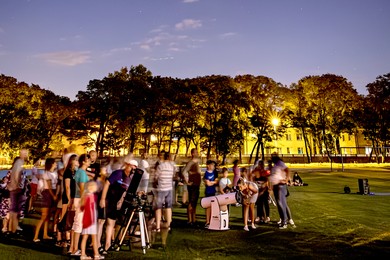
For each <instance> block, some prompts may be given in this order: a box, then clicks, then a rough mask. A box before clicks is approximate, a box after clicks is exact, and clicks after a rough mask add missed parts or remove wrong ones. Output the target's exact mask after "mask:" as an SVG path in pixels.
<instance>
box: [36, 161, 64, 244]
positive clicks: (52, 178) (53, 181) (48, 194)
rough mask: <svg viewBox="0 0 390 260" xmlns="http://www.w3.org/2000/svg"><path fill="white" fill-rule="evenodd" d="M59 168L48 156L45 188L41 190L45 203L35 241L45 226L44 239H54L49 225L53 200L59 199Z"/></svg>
mask: <svg viewBox="0 0 390 260" xmlns="http://www.w3.org/2000/svg"><path fill="white" fill-rule="evenodd" d="M56 168H57V163H56V162H55V160H54V159H53V158H47V159H46V162H45V173H44V174H43V175H42V179H43V180H44V186H43V187H44V189H43V191H42V192H41V195H42V197H43V205H42V215H41V219H40V220H39V221H38V223H37V226H36V229H35V235H34V239H33V241H34V242H39V241H40V239H39V238H38V236H39V231H40V229H41V227H42V224H43V225H44V226H43V239H53V238H52V237H50V236H49V235H48V226H49V219H50V209H51V208H52V206H53V202H54V201H55V200H56V199H57V197H56V192H55V189H56V187H57V178H58V177H57V173H56V171H55V169H56Z"/></svg>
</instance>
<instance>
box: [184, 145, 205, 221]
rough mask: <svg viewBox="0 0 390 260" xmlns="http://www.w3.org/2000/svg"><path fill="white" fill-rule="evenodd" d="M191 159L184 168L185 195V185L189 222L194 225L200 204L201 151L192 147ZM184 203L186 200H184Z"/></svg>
mask: <svg viewBox="0 0 390 260" xmlns="http://www.w3.org/2000/svg"><path fill="white" fill-rule="evenodd" d="M191 156H192V158H191V161H189V162H188V163H187V164H186V166H185V168H184V169H183V174H182V176H183V182H184V183H185V185H183V196H184V186H185V190H186V192H188V207H187V224H189V225H191V226H193V225H195V224H196V206H197V205H198V199H199V189H200V184H201V183H202V177H201V170H200V166H199V153H198V150H197V149H196V148H192V149H191ZM183 203H184V201H183Z"/></svg>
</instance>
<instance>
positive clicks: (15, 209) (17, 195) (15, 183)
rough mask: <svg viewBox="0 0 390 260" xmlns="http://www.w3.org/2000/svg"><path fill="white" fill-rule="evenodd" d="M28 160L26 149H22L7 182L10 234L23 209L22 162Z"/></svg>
mask: <svg viewBox="0 0 390 260" xmlns="http://www.w3.org/2000/svg"><path fill="white" fill-rule="evenodd" d="M27 160H28V151H27V150H26V149H22V150H21V151H20V156H19V158H18V159H17V160H15V162H14V164H13V167H12V169H11V176H10V182H9V184H8V190H9V192H10V203H11V204H10V220H9V229H8V230H9V232H11V234H15V233H16V229H17V227H18V214H19V213H20V212H21V211H22V210H23V208H22V206H23V203H24V202H25V197H24V192H23V191H24V189H25V179H26V176H25V174H24V168H23V165H24V163H25V162H26V161H27Z"/></svg>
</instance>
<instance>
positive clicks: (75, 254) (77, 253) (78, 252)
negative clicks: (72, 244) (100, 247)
mask: <svg viewBox="0 0 390 260" xmlns="http://www.w3.org/2000/svg"><path fill="white" fill-rule="evenodd" d="M70 255H71V256H80V255H81V251H80V250H77V251H76V252H74V253H73V254H70Z"/></svg>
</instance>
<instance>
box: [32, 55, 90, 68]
mask: <svg viewBox="0 0 390 260" xmlns="http://www.w3.org/2000/svg"><path fill="white" fill-rule="evenodd" d="M35 56H36V57H38V58H40V59H43V60H44V61H46V62H48V63H53V64H58V65H63V66H69V67H72V66H76V65H80V64H84V63H87V62H89V61H90V58H91V56H90V52H89V51H61V52H50V53H42V54H38V55H35Z"/></svg>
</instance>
